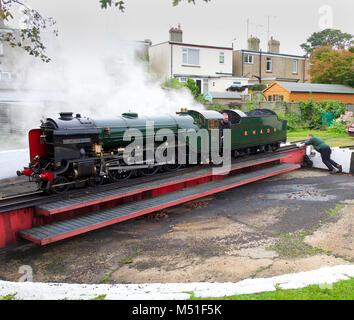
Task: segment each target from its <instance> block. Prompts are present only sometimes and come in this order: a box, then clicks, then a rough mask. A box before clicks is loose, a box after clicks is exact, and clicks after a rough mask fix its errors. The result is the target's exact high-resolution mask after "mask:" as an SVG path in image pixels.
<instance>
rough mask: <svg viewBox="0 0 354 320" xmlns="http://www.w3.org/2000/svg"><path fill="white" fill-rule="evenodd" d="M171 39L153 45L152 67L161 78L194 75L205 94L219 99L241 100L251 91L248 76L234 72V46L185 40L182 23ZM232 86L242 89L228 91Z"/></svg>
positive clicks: (186, 78)
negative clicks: (195, 42) (234, 73)
mask: <svg viewBox="0 0 354 320" xmlns="http://www.w3.org/2000/svg"><path fill="white" fill-rule="evenodd" d="M169 33H170V39H169V41H166V42H163V43H160V44H156V45H151V46H150V48H149V64H150V71H151V72H152V73H153V74H155V75H156V76H157V77H158V78H159V79H160V80H161V81H165V80H168V79H171V78H176V79H178V80H179V81H180V82H181V83H186V82H187V80H188V78H191V79H193V80H194V81H195V82H196V85H197V86H198V87H199V91H200V93H201V94H205V95H208V97H213V94H214V96H217V97H218V99H223V95H224V96H225V98H226V99H231V100H241V95H245V94H247V93H248V91H247V90H248V89H247V85H248V78H246V77H235V76H233V65H232V64H233V58H232V57H233V49H232V48H231V47H230V48H229V47H221V46H220V47H218V46H208V45H200V44H189V43H184V42H183V31H182V30H181V27H180V26H178V28H171V29H170V31H169ZM229 88H235V89H238V88H239V89H240V90H241V92H237V90H230V91H227V89H229Z"/></svg>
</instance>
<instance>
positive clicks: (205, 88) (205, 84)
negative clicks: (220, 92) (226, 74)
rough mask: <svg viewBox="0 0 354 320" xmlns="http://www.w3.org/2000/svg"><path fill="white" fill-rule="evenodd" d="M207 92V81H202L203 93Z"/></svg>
mask: <svg viewBox="0 0 354 320" xmlns="http://www.w3.org/2000/svg"><path fill="white" fill-rule="evenodd" d="M207 92H209V80H208V79H203V93H207Z"/></svg>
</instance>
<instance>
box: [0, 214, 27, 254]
mask: <svg viewBox="0 0 354 320" xmlns="http://www.w3.org/2000/svg"><path fill="white" fill-rule="evenodd" d="M33 215H34V208H33V207H31V208H25V209H17V210H13V211H8V212H4V213H1V214H0V248H3V247H6V246H7V245H9V244H14V243H16V242H17V241H18V239H19V238H18V235H17V232H18V231H21V230H26V229H29V228H32V226H33V223H32V220H33Z"/></svg>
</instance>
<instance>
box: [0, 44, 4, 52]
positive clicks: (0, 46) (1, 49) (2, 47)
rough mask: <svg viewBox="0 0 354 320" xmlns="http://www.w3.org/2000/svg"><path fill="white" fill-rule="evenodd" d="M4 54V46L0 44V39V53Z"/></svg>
mask: <svg viewBox="0 0 354 320" xmlns="http://www.w3.org/2000/svg"><path fill="white" fill-rule="evenodd" d="M3 54H4V46H3V44H2V41H0V55H3Z"/></svg>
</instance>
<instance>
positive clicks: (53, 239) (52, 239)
mask: <svg viewBox="0 0 354 320" xmlns="http://www.w3.org/2000/svg"><path fill="white" fill-rule="evenodd" d="M300 167H301V166H300V165H297V166H295V165H294V166H293V167H291V168H287V169H282V170H279V171H275V172H271V173H269V174H266V175H264V176H261V177H256V178H252V179H248V180H245V181H241V182H237V183H234V184H230V185H225V186H223V187H220V188H217V189H213V190H210V191H206V192H203V193H200V194H197V195H192V196H188V197H185V198H183V199H179V200H176V201H172V202H169V203H166V204H162V205H157V206H154V207H151V208H148V209H145V210H141V211H137V212H135V213H133V214H130V215H127V216H124V217H120V218H116V219H112V220H109V221H105V222H103V223H99V224H96V225H92V226H90V227H85V228H81V229H77V230H75V231H71V232H68V233H64V234H60V235H57V236H54V237H50V238H47V239H43V240H38V239H35V238H32V237H30V236H26V235H22V237H23V238H25V239H27V240H30V241H32V242H35V243H37V244H40V245H46V244H49V243H52V242H56V241H59V240H63V239H66V238H70V237H73V236H76V235H79V234H83V233H86V232H89V231H93V230H96V229H100V228H103V227H107V226H110V225H113V224H116V223H119V222H123V221H126V220H130V219H133V218H136V217H139V216H143V215H146V214H149V213H152V212H155V211H159V210H163V209H166V208H169V207H173V206H176V205H179V204H182V203H185V202H188V201H192V200H196V199H200V198H203V197H206V196H209V195H212V194H215V193H219V192H222V191H226V190H229V189H232V188H235V187H239V186H242V185H245V184H248V183H252V182H255V181H259V180H263V179H266V178H270V177H273V176H276V175H279V174H282V173H285V172H289V171H293V170H296V169H299V168H300Z"/></svg>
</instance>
